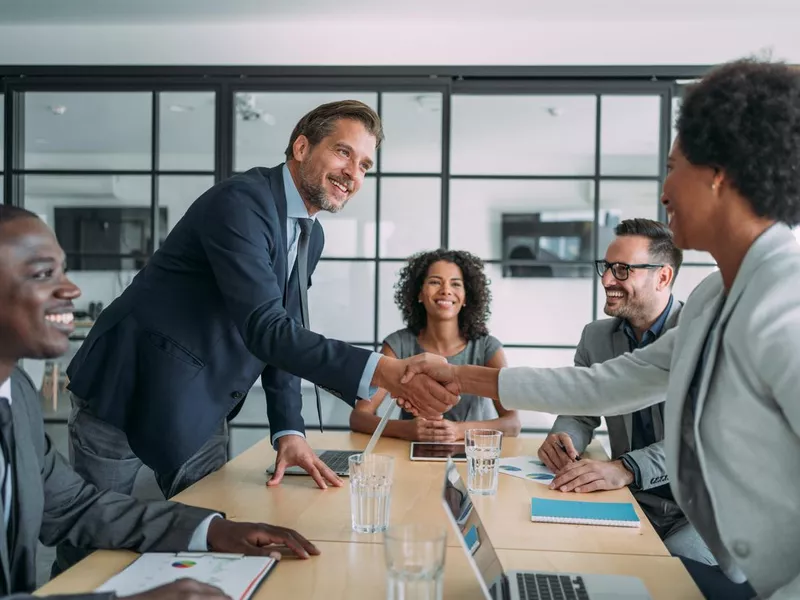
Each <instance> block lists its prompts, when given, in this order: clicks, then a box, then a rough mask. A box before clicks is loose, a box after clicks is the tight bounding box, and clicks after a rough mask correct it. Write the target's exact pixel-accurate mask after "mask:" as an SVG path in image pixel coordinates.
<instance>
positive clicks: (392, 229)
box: [0, 0, 800, 454]
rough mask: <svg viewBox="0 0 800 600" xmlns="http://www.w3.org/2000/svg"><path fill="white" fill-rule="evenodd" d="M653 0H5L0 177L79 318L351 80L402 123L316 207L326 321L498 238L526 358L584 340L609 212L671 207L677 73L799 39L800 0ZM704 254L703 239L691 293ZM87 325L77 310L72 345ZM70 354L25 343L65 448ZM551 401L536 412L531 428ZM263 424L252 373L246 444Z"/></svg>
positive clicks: (496, 316) (563, 354) (387, 307)
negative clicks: (489, 1)
mask: <svg viewBox="0 0 800 600" xmlns="http://www.w3.org/2000/svg"><path fill="white" fill-rule="evenodd" d="M643 4H645V3H641V2H638V3H634V2H627V1H623V2H615V3H610V4H608V3H603V5H602V6H600V5H599V3H594V2H589V1H588V0H585V1H584V0H581V1H574V2H565V3H559V4H558V5H556V4H555V3H553V4H551V5H544V4H541V3H526V2H521V1H520V2H518V1H511V2H508V3H507V6H505V7H504V9H505V10H504V11H500V10H498V7H491V6H486V5H481V4H480V3H471V2H462V3H459V4H458V7H456V6H455V5H454V4H452V3H447V2H444V3H439V4H436V5H426V4H424V3H422V2H421V1H417V0H412V1H411V2H406V3H403V8H402V12H400V11H401V9H400V7H397V6H388V5H387V6H376V5H375V4H374V3H367V2H362V1H361V0H357V1H355V2H354V3H350V5H348V10H349V11H351V12H352V14H349V15H343V14H342V13H341V7H334V6H327V5H324V4H322V3H320V2H318V0H307V1H303V2H294V3H291V5H283V4H281V5H278V4H277V3H264V2H255V1H246V0H235V1H229V2H226V3H217V2H212V1H211V0H207V1H206V0H204V1H192V2H190V1H189V0H173V1H172V2H169V3H163V2H162V3H158V2H154V1H149V0H148V1H143V2H137V3H134V4H132V5H128V4H125V3H122V2H99V1H82V2H75V3H58V4H52V3H49V2H45V1H43V0H33V1H30V0H29V1H27V2H0V77H2V85H1V86H0V94H1V95H0V114H2V115H3V119H2V120H0V135H1V137H2V140H3V144H2V147H1V148H0V157H1V160H0V182H2V186H1V188H0V189H1V190H2V198H3V202H5V203H10V204H16V205H20V206H24V207H26V208H28V209H30V210H33V211H35V212H36V213H38V214H40V215H41V216H42V218H43V219H45V220H46V221H47V222H48V223H49V224H50V225H51V226H52V227H53V228H54V229H55V231H56V232H57V234H58V235H59V238H60V240H61V243H62V245H63V246H64V247H65V249H66V250H67V253H68V262H69V266H70V269H71V278H72V279H73V280H74V281H75V283H76V284H78V285H79V286H80V287H81V288H82V290H83V296H82V297H81V298H80V299H79V301H78V302H76V305H77V308H78V309H79V310H81V311H83V312H84V313H85V316H84V318H83V319H82V321H83V324H84V330H85V327H89V326H91V321H92V317H93V316H95V315H96V314H97V311H98V310H100V308H101V306H108V304H109V303H110V302H111V301H112V300H113V299H114V298H115V297H117V296H118V295H119V294H120V293H121V292H122V291H123V290H124V289H125V287H126V286H127V285H128V284H129V283H130V281H131V279H132V278H133V277H134V276H135V274H136V272H137V271H138V270H139V269H140V268H141V267H142V266H143V265H144V264H145V262H146V260H147V258H148V256H150V255H151V254H152V252H153V251H154V250H155V249H157V248H158V245H159V243H160V242H161V241H162V240H163V239H164V236H165V235H167V234H168V233H169V231H170V229H171V228H172V227H174V225H175V223H176V222H177V221H178V220H179V219H180V218H181V216H182V215H183V214H184V212H185V211H186V209H187V207H188V206H189V205H190V204H191V202H192V201H193V200H194V199H195V198H196V197H197V196H199V195H200V194H201V193H202V192H203V191H205V190H206V189H207V188H208V187H210V186H211V185H212V184H213V183H215V182H217V181H220V180H222V179H225V178H226V177H229V176H230V175H232V174H234V173H238V172H242V171H245V170H247V169H249V168H251V167H254V166H272V165H275V164H278V163H279V162H282V160H283V150H284V148H285V146H286V143H287V140H288V137H289V134H290V132H291V130H292V128H293V126H294V125H295V123H296V121H297V120H298V119H299V118H300V117H301V116H302V115H303V114H304V113H305V112H307V111H308V110H310V109H311V108H313V107H314V106H316V105H318V104H320V103H323V102H327V101H331V100H335V99H341V98H356V99H359V100H362V101H363V102H365V103H367V104H369V105H370V106H372V107H373V108H375V109H376V110H377V111H378V112H379V113H380V114H381V116H382V118H383V121H384V127H385V132H386V137H387V139H386V143H385V144H384V146H383V147H382V148H381V149H380V151H379V157H378V161H377V165H376V168H375V169H374V171H373V172H372V173H371V174H370V176H369V177H368V179H367V181H366V182H365V184H364V186H363V188H362V190H361V192H360V193H359V194H358V195H357V196H356V197H355V198H354V199H353V200H352V201H351V202H350V203H349V204H348V206H347V208H346V209H345V210H344V211H343V212H342V213H340V214H337V215H329V214H322V215H321V216H320V218H321V219H322V221H323V225H324V227H325V232H326V246H325V251H324V254H323V257H322V261H321V262H320V264H319V266H318V268H317V270H316V272H315V274H314V276H313V287H312V289H311V290H310V303H311V307H310V308H311V322H312V325H313V329H314V330H316V331H318V332H320V333H322V334H325V335H327V336H331V337H335V338H339V339H343V340H346V341H349V342H351V343H354V344H357V345H360V346H364V347H368V348H375V349H377V348H379V347H380V343H381V341H382V340H383V338H384V337H385V336H386V335H387V334H389V333H390V332H392V331H394V330H395V329H398V328H400V327H401V326H402V323H401V320H400V315H399V311H398V309H397V308H396V306H395V305H394V301H393V293H394V284H395V282H396V280H397V272H398V270H399V269H400V268H401V267H402V265H403V262H404V260H405V259H406V257H408V256H409V255H410V254H412V253H414V252H417V251H420V250H428V249H434V248H437V247H449V248H454V249H464V250H469V251H470V252H473V253H475V254H477V255H478V256H480V257H481V258H482V259H484V261H485V262H486V271H487V274H488V276H489V278H490V279H491V289H492V294H493V297H494V300H493V304H492V318H491V321H490V330H491V332H492V334H493V335H495V336H496V337H498V338H499V339H500V340H501V341H502V342H503V343H504V345H505V348H506V353H507V355H508V359H509V363H510V364H511V366H524V365H530V366H560V365H568V364H571V363H572V358H573V354H574V348H575V345H576V344H577V342H578V340H579V337H580V333H581V330H582V328H583V326H584V325H585V324H586V323H588V322H589V321H591V320H593V319H595V318H600V317H602V316H603V312H602V306H603V291H602V286H600V285H599V278H598V277H597V276H596V275H595V273H594V268H593V265H592V261H593V260H594V259H596V258H602V256H603V254H604V252H605V247H606V245H607V244H608V242H609V241H610V239H611V237H612V236H613V227H614V225H615V224H616V223H617V222H619V221H620V220H622V219H625V218H631V217H648V218H654V219H662V220H663V218H664V214H663V211H662V210H661V208H660V205H659V194H660V188H661V183H662V181H663V178H664V176H665V163H666V156H667V153H668V151H669V147H670V144H671V142H672V139H673V136H674V131H673V123H674V117H675V114H676V110H677V108H678V106H679V103H680V96H681V89H682V87H683V86H684V85H685V84H686V83H688V82H690V81H691V80H692V79H694V78H697V77H699V76H701V75H702V73H703V72H705V71H706V70H707V68H708V66H709V65H713V64H716V63H718V62H722V61H726V60H730V59H733V58H737V57H740V56H745V55H749V54H764V53H767V54H772V55H773V56H774V57H775V58H783V59H786V60H790V61H792V60H793V59H794V60H797V59H798V58H800V41H798V39H797V37H796V34H795V30H796V28H795V27H794V25H793V24H796V23H797V22H798V16H799V15H800V10H799V9H798V8H795V7H794V6H792V5H790V4H789V3H788V2H779V1H777V0H767V1H765V2H761V3H760V4H759V5H758V7H756V6H755V3H745V2H726V3H722V2H717V1H716V0H714V1H709V2H704V3H702V5H700V6H696V5H695V3H690V2H688V1H686V0H677V1H676V2H673V3H670V5H669V6H664V5H656V4H655V3H652V6H649V5H647V4H645V5H644V6H643ZM454 11H457V12H456V13H455V16H454ZM576 14H578V15H581V17H580V19H578V20H576V19H575V15H576ZM714 268H715V267H714V264H713V262H712V261H711V259H710V257H708V256H707V255H706V254H704V253H699V252H687V253H686V257H685V264H684V267H683V268H682V269H681V272H680V274H679V276H678V279H677V282H676V285H675V296H676V298H677V299H680V300H682V299H685V298H686V297H687V296H688V294H689V293H690V292H691V290H692V289H693V288H694V286H695V285H696V284H697V283H698V282H699V281H701V280H702V279H703V278H704V277H705V276H706V275H708V274H709V273H710V272H711V271H712V270H713V269H714ZM80 343H81V335H80V329H79V330H78V332H77V334H76V336H75V340H74V343H73V352H74V350H76V349H77V347H79V344H80ZM69 358H70V357H69V356H67V357H64V359H62V360H61V361H57V362H55V363H53V364H45V363H42V362H37V361H26V363H25V366H26V368H27V369H28V370H29V371H30V372H31V374H32V375H33V377H34V379H35V380H36V381H42V383H43V392H45V395H46V396H47V397H48V404H47V412H46V418H47V420H48V428H49V429H50V431H51V433H52V434H53V435H54V437H55V438H56V440H57V441H58V444H59V446H60V447H61V448H62V450H63V449H64V442H65V436H64V430H65V419H66V416H67V414H68V405H69V400H68V397H67V396H66V395H65V394H64V392H63V390H61V391H60V392H59V380H60V381H61V385H62V386H63V380H64V373H63V370H64V368H65V367H66V364H67V363H68V361H69ZM54 374H55V378H56V381H55V382H53V377H54ZM304 394H305V396H306V399H307V402H306V409H305V411H304V413H305V416H306V422H307V426H308V427H309V428H312V427H315V426H316V425H317V415H316V409H315V407H314V402H313V391H312V389H311V387H310V386H308V385H306V386H304ZM323 408H324V418H323V423H324V424H325V425H326V426H327V427H329V428H331V427H332V428H336V427H346V426H347V419H348V408H347V406H345V405H344V404H343V403H341V402H340V401H338V400H335V399H334V398H332V397H330V396H327V395H324V399H323ZM553 418H554V417H552V416H550V415H544V414H539V413H526V414H524V415H523V419H522V420H523V426H524V429H525V431H527V432H536V431H542V430H546V429H548V428H549V426H550V424H551V423H552V420H553ZM267 434H268V424H267V423H266V415H265V410H264V397H263V392H261V390H260V382H259V383H257V384H256V386H255V388H254V389H253V390H252V391H251V394H250V397H249V398H248V401H247V403H246V409H245V410H243V411H242V413H241V414H240V415H239V416H238V417H237V419H236V420H235V421H234V427H233V429H232V433H231V447H232V451H233V453H234V454H236V453H238V452H240V451H242V450H243V449H245V448H247V447H249V446H250V445H251V444H252V443H254V442H255V441H257V440H259V439H261V438H263V437H264V436H265V435H267Z"/></svg>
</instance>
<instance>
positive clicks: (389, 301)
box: [378, 262, 406, 342]
mask: <svg viewBox="0 0 800 600" xmlns="http://www.w3.org/2000/svg"><path fill="white" fill-rule="evenodd" d="M405 265H406V263H405V262H381V263H380V267H379V268H380V271H379V275H380V278H379V280H378V342H383V340H384V338H386V336H387V335H389V334H390V333H392V332H393V331H397V330H398V329H402V328H403V327H405V325H404V324H403V315H402V313H401V312H400V309H399V308H397V305H396V304H395V303H394V293H395V289H394V286H395V284H396V283H397V281H398V280H399V279H400V269H402V268H403V267H404V266H405Z"/></svg>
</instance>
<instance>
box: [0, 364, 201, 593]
mask: <svg viewBox="0 0 800 600" xmlns="http://www.w3.org/2000/svg"><path fill="white" fill-rule="evenodd" d="M40 405H41V400H40V396H39V393H38V392H37V391H36V388H35V387H34V386H33V383H32V382H31V380H30V378H29V377H28V376H27V374H25V372H24V371H22V370H21V369H15V370H14V372H13V374H12V375H11V413H12V416H13V419H14V440H13V443H14V446H15V460H14V470H13V472H14V493H13V505H14V506H13V510H12V515H13V516H12V519H15V523H16V535H15V536H14V539H13V540H11V541H10V543H9V544H8V547H7V545H6V544H5V543H4V540H5V539H6V537H7V535H6V527H5V524H4V522H3V519H2V518H0V596H7V595H10V594H14V597H15V598H20V599H21V598H23V597H24V598H33V596H29V595H28V593H29V592H30V591H31V590H33V589H34V587H35V586H36V542H37V540H41V542H42V543H43V544H45V545H46V546H55V545H56V544H60V543H61V542H64V541H69V542H70V543H71V544H73V545H75V546H78V547H92V548H108V549H114V548H129V549H131V550H137V551H139V552H145V551H162V552H169V551H179V550H186V549H187V548H188V545H189V540H190V539H191V536H192V534H193V533H194V531H195V529H196V528H197V526H198V525H199V524H200V523H201V522H202V521H203V519H205V518H206V517H207V516H208V515H210V514H211V513H212V511H208V510H205V509H200V508H194V507H189V506H183V505H181V504H177V503H174V502H147V503H144V502H139V501H138V500H134V499H133V498H131V497H130V496H123V495H122V494H117V493H114V492H99V491H97V489H96V488H95V487H94V486H92V485H90V484H88V483H86V482H85V481H84V480H83V479H82V478H81V477H80V476H79V475H78V474H77V473H75V471H73V470H72V468H71V467H70V466H69V465H68V464H67V462H66V461H65V460H64V458H63V457H62V456H61V455H60V454H59V453H58V452H56V450H55V449H54V448H53V445H52V444H51V442H50V438H49V437H48V436H47V435H46V434H45V432H44V423H43V421H42V413H41V406H40ZM104 596H105V597H108V598H111V597H113V594H104V595H102V596H101V595H97V594H82V595H78V596H72V598H76V599H78V598H83V597H86V598H93V599H96V598H102V597H104Z"/></svg>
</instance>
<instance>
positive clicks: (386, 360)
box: [267, 353, 497, 489]
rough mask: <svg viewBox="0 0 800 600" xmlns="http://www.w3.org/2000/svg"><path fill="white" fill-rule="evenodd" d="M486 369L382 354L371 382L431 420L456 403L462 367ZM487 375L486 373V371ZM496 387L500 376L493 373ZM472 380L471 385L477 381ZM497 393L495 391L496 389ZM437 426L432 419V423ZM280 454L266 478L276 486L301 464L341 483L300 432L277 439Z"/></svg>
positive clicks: (316, 476) (323, 479)
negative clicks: (291, 468)
mask: <svg viewBox="0 0 800 600" xmlns="http://www.w3.org/2000/svg"><path fill="white" fill-rule="evenodd" d="M465 368H468V369H485V371H495V372H496V369H486V368H485V367H472V366H470V367H464V366H459V367H455V366H454V365H451V364H449V363H448V362H447V359H446V358H444V357H442V356H439V355H437V354H430V353H424V354H418V355H416V356H412V357H411V358H406V359H398V358H392V357H390V356H381V358H380V360H379V361H378V365H377V367H376V369H375V374H374V375H373V377H372V382H371V384H372V385H373V386H375V387H379V388H383V389H384V390H386V391H387V392H389V394H390V395H391V396H392V397H393V398H394V399H395V400H396V401H397V403H398V404H399V405H400V406H401V407H402V408H403V409H405V410H406V411H407V412H409V413H411V414H412V415H414V416H415V417H422V418H423V419H427V420H428V421H429V422H438V421H441V420H442V415H443V414H444V413H446V412H447V411H448V410H450V409H451V408H453V406H455V405H456V404H457V403H458V401H459V398H460V394H461V392H462V383H461V381H460V380H459V375H460V372H461V371H459V369H462V370H463V369H465ZM484 375H486V374H484ZM484 378H485V379H486V381H488V382H489V384H490V385H489V387H488V388H486V390H487V393H486V394H485V395H488V396H492V397H493V393H492V391H491V389H492V386H491V382H492V377H491V376H489V377H484ZM493 381H494V389H496V385H497V384H496V381H497V376H496V373H495V375H494V379H493ZM474 384H475V381H471V382H470V385H474ZM484 388H485V385H484V386H480V385H479V387H477V388H475V389H474V390H469V393H473V392H477V391H479V390H484ZM495 393H496V392H495ZM430 424H431V426H432V427H434V428H435V425H433V423H430ZM277 446H278V448H277V449H278V455H277V457H276V459H275V474H274V475H273V476H272V478H271V479H270V480H269V481H268V482H267V485H268V486H270V487H274V486H277V485H280V484H281V481H282V480H283V477H284V474H285V472H286V469H287V468H288V467H291V466H298V467H300V468H302V469H303V470H304V471H305V472H306V473H308V474H309V475H310V476H311V478H312V479H313V480H314V482H315V483H316V484H317V486H318V487H319V488H321V489H326V488H327V487H328V485H331V486H334V487H341V486H342V485H343V483H342V480H341V479H340V478H339V477H338V476H337V475H336V474H335V473H334V472H333V471H332V470H331V469H330V468H329V467H328V466H327V465H326V464H325V463H323V462H322V461H321V460H320V458H319V456H317V454H316V453H315V452H314V451H313V450H312V448H311V446H309V444H308V442H307V441H306V439H305V438H303V437H301V436H298V435H285V436H283V437H281V438H279V439H278V443H277Z"/></svg>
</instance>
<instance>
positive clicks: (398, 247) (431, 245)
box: [380, 177, 442, 258]
mask: <svg viewBox="0 0 800 600" xmlns="http://www.w3.org/2000/svg"><path fill="white" fill-rule="evenodd" d="M441 198H442V180H441V179H439V178H438V177H425V178H416V177H381V248H380V254H381V256H386V257H391V258H406V257H408V256H410V255H411V254H414V253H415V252H420V251H422V250H434V249H436V248H438V247H439V246H440V243H439V241H440V237H441V222H442V201H441Z"/></svg>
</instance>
